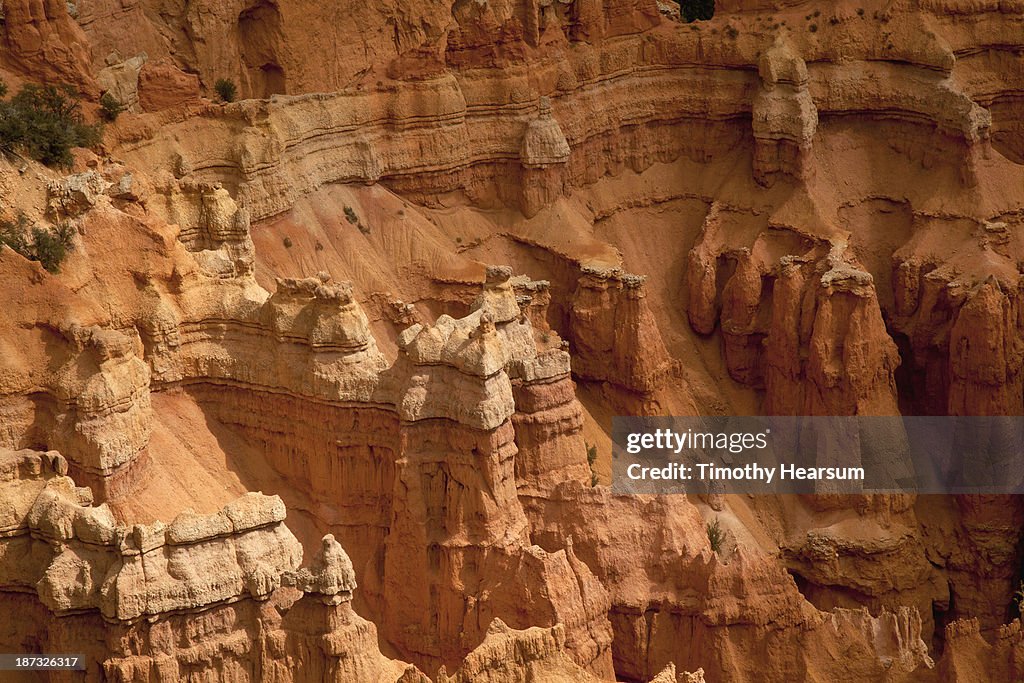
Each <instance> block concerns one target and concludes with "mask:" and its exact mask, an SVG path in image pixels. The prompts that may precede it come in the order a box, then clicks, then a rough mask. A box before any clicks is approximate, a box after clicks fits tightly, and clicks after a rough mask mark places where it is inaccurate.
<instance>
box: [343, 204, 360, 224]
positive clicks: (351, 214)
mask: <svg viewBox="0 0 1024 683" xmlns="http://www.w3.org/2000/svg"><path fill="white" fill-rule="evenodd" d="M345 220H347V221H348V222H349V223H351V224H352V225H355V224H356V223H358V222H359V216H357V215H356V212H355V210H354V209H353V208H352V207H351V206H346V207H345Z"/></svg>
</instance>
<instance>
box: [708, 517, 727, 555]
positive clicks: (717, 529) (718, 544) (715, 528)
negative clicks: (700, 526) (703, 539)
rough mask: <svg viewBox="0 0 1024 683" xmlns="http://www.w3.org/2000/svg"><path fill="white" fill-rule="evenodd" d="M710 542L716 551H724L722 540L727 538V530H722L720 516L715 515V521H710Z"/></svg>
mask: <svg viewBox="0 0 1024 683" xmlns="http://www.w3.org/2000/svg"><path fill="white" fill-rule="evenodd" d="M707 530H708V542H710V543H711V549H712V550H713V551H715V552H716V553H720V552H721V551H722V541H724V540H725V532H724V531H722V525H721V524H720V523H719V521H718V517H715V521H714V522H708V525H707Z"/></svg>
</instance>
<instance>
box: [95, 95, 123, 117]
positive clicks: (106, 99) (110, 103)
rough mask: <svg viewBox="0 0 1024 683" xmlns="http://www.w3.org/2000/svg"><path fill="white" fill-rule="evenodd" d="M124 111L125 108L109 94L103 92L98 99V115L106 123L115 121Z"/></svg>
mask: <svg viewBox="0 0 1024 683" xmlns="http://www.w3.org/2000/svg"><path fill="white" fill-rule="evenodd" d="M124 110H125V106H124V105H123V104H121V102H120V101H119V100H118V99H117V98H116V97H114V96H113V95H111V94H110V93H108V92H105V93H103V95H102V96H101V97H100V115H101V116H103V118H104V119H106V120H107V121H115V120H117V117H118V116H119V115H120V114H121V112H123V111H124Z"/></svg>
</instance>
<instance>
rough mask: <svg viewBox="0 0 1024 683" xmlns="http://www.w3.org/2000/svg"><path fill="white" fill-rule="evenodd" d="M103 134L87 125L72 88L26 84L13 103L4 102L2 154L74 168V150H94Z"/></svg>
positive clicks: (0, 112)
mask: <svg viewBox="0 0 1024 683" xmlns="http://www.w3.org/2000/svg"><path fill="white" fill-rule="evenodd" d="M0 97H2V95H0ZM102 135H103V131H102V127H101V126H99V125H90V124H87V123H86V122H85V117H84V116H83V115H82V107H81V105H80V104H79V102H78V97H77V95H76V93H75V91H74V90H73V89H72V88H71V86H68V85H59V86H57V85H35V84H26V85H23V86H22V87H21V90H19V91H18V93H17V94H16V95H14V96H13V97H12V98H11V99H10V100H0V152H2V153H5V154H10V153H17V154H25V155H26V156H29V157H31V158H32V159H35V160H36V161H41V162H42V163H44V164H55V165H60V166H70V165H71V149H72V148H73V147H93V146H95V145H97V144H99V141H100V139H101V137H102Z"/></svg>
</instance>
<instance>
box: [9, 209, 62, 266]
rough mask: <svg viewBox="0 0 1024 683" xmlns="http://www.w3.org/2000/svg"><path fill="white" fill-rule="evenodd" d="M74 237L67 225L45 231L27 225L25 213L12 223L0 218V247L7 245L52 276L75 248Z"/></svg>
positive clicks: (28, 222)
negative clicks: (36, 263) (29, 236)
mask: <svg viewBox="0 0 1024 683" xmlns="http://www.w3.org/2000/svg"><path fill="white" fill-rule="evenodd" d="M30 227H31V230H29V228H30ZM29 233H31V235H32V240H31V241H29V239H28V235H29ZM74 236H75V230H74V228H72V227H71V225H70V224H68V223H61V224H60V225H58V226H57V227H56V228H54V229H53V230H47V229H45V228H41V227H39V226H38V225H33V226H30V221H29V220H28V218H27V217H26V216H25V214H18V217H17V218H16V219H14V220H7V219H0V244H6V245H7V246H9V247H10V248H11V249H13V250H14V251H16V252H18V253H19V254H21V255H22V256H24V257H25V258H27V259H28V260H30V261H38V262H39V263H40V264H42V266H43V268H45V269H46V270H48V271H49V272H51V273H58V272H60V265H61V263H63V262H64V259H65V258H67V255H68V252H69V251H71V250H72V249H74Z"/></svg>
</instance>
